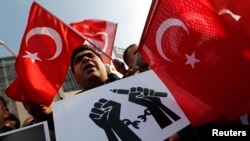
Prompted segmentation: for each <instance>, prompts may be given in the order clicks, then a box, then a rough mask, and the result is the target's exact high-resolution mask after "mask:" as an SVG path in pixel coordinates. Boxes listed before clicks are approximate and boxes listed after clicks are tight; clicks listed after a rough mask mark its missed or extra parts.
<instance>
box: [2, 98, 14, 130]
mask: <svg viewBox="0 0 250 141" xmlns="http://www.w3.org/2000/svg"><path fill="white" fill-rule="evenodd" d="M8 116H9V109H8V107H7V103H6V100H5V99H4V98H3V97H2V96H0V133H4V132H7V131H11V130H13V129H12V128H11V127H8V126H6V125H5V121H6V118H8Z"/></svg>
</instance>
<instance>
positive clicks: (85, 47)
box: [70, 44, 103, 74]
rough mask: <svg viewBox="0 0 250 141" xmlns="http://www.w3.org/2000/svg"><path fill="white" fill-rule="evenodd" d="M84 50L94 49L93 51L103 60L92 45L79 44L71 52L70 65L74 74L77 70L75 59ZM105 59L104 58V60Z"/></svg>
mask: <svg viewBox="0 0 250 141" xmlns="http://www.w3.org/2000/svg"><path fill="white" fill-rule="evenodd" d="M84 50H90V51H92V52H93V53H95V54H96V55H97V56H98V57H99V58H100V59H101V60H102V57H101V55H100V54H99V53H97V52H96V51H95V50H94V49H93V48H92V47H90V46H89V45H86V44H85V45H81V46H78V47H77V48H76V49H75V50H74V51H73V53H72V54H71V63H70V67H71V71H72V72H73V74H74V73H75V70H74V59H75V57H76V55H77V54H78V53H79V52H82V51H84ZM102 61H103V60H102Z"/></svg>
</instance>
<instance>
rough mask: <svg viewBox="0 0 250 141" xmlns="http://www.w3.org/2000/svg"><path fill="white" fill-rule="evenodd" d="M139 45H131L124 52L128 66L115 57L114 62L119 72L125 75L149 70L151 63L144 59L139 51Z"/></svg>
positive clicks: (124, 58)
mask: <svg viewBox="0 0 250 141" xmlns="http://www.w3.org/2000/svg"><path fill="white" fill-rule="evenodd" d="M137 48H138V46H137V45H136V44H131V45H129V46H128V47H127V48H126V49H125V50H124V53H123V60H124V62H125V64H126V65H127V66H128V69H126V67H125V64H124V63H122V62H121V61H119V60H118V59H114V60H113V61H112V62H113V64H114V66H115V68H116V70H117V71H118V72H120V73H121V74H123V76H124V77H126V76H130V75H132V74H134V73H135V72H136V71H139V72H144V71H146V70H149V69H150V68H149V65H148V64H147V63H146V62H145V61H144V59H143V58H142V57H141V55H140V54H139V53H138V52H137Z"/></svg>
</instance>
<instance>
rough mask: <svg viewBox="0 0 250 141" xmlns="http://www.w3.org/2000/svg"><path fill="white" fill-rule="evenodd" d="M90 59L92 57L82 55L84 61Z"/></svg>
mask: <svg viewBox="0 0 250 141" xmlns="http://www.w3.org/2000/svg"><path fill="white" fill-rule="evenodd" d="M89 60H90V58H89V57H88V56H83V57H82V62H87V61H89Z"/></svg>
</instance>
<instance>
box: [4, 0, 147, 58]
mask: <svg viewBox="0 0 250 141" xmlns="http://www.w3.org/2000/svg"><path fill="white" fill-rule="evenodd" d="M37 1H38V2H39V3H40V4H41V5H42V6H43V7H45V8H46V9H48V10H49V11H50V12H52V13H53V14H54V15H56V16H57V17H58V18H59V19H61V20H62V21H64V22H65V23H71V22H75V21H81V20H84V19H103V20H108V21H112V22H116V23H118V28H117V32H116V39H115V46H118V47H121V48H126V47H127V46H128V45H130V44H132V43H139V40H140V37H141V33H142V31H143V28H144V24H145V21H146V18H147V15H148V10H149V7H150V4H151V0H37ZM32 2H33V0H0V40H2V41H4V42H5V44H6V45H8V46H9V47H10V48H11V50H13V51H14V52H15V53H16V54H18V51H19V47H20V43H21V39H22V36H23V33H24V30H25V27H26V24H27V18H28V14H29V10H30V6H31V4H32ZM6 56H11V54H10V53H9V52H8V51H7V50H6V49H5V48H4V47H3V46H0V57H6Z"/></svg>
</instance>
